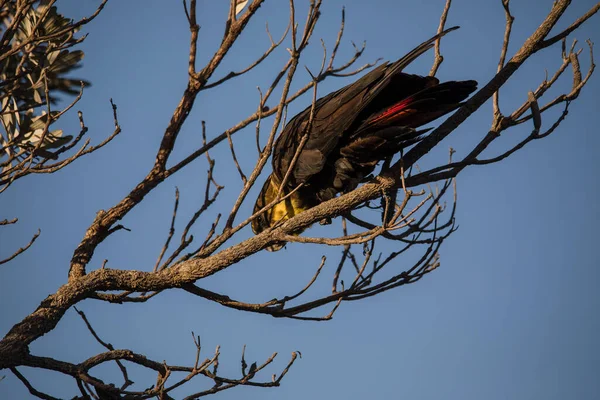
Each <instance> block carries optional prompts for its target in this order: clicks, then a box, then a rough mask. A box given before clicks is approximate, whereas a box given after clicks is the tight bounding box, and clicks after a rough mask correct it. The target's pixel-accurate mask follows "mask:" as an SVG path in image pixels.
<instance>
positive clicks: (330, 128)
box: [252, 28, 477, 250]
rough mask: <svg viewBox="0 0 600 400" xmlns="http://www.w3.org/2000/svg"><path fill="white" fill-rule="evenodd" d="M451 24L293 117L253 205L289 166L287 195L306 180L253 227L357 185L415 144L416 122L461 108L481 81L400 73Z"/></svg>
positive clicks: (270, 193) (270, 194) (269, 198)
mask: <svg viewBox="0 0 600 400" xmlns="http://www.w3.org/2000/svg"><path fill="white" fill-rule="evenodd" d="M452 29H455V28H452ZM452 29H449V30H447V31H445V32H443V33H441V34H440V35H436V36H434V37H433V38H431V39H430V40H428V41H426V42H424V43H422V44H421V45H419V46H417V47H416V48H415V49H414V50H413V51H411V52H410V53H408V54H407V55H406V56H404V57H402V58H401V59H399V60H398V61H396V62H394V63H384V64H382V65H380V66H379V67H377V68H375V69H374V70H373V71H371V72H369V73H368V74H366V75H364V76H363V77H362V78H360V79H358V80H357V81H356V82H354V83H352V84H350V85H348V86H346V87H344V88H342V89H340V90H338V91H336V92H333V93H330V94H328V95H326V96H324V97H322V98H320V99H318V100H317V101H316V103H315V105H314V109H313V107H312V105H311V106H309V107H307V108H306V109H305V110H304V111H302V112H300V113H299V114H298V115H296V116H295V117H294V118H292V120H291V121H290V122H289V123H288V124H287V125H286V127H285V128H284V130H283V132H282V133H281V135H280V136H279V138H278V139H277V141H276V142H275V145H274V148H273V173H272V174H271V176H270V177H269V178H268V179H267V181H266V182H265V184H264V186H263V189H262V191H261V193H260V195H259V197H258V199H257V202H256V205H255V208H254V211H255V212H258V211H260V210H261V209H262V208H264V207H265V206H266V205H268V204H269V203H271V202H273V201H274V199H275V198H276V196H277V194H278V192H279V189H280V186H281V183H282V182H283V180H284V178H285V176H286V174H287V173H288V170H290V171H289V174H288V178H287V180H286V182H285V184H284V187H283V190H282V194H283V195H286V194H288V193H290V192H291V191H292V190H294V188H296V187H297V186H298V185H300V184H302V187H301V188H300V189H298V190H297V191H296V192H295V193H293V194H292V195H291V196H290V197H289V198H288V199H287V200H286V201H282V202H280V203H278V204H277V205H276V206H275V207H273V208H272V209H271V210H268V211H266V212H264V213H262V214H261V215H260V216H258V217H257V218H256V219H255V220H254V221H253V223H252V228H253V231H254V232H255V233H259V232H261V231H263V230H264V229H266V228H268V227H270V226H273V225H274V224H275V223H276V222H278V221H281V220H285V219H288V218H291V217H293V216H294V215H295V214H298V213H299V212H302V211H304V210H306V209H308V208H311V207H314V206H315V205H317V204H319V203H321V202H323V201H327V200H330V199H331V198H333V197H335V196H336V195H337V194H338V193H343V192H348V191H351V190H353V189H355V188H356V186H357V185H358V184H359V183H360V182H361V181H362V180H363V178H364V177H365V176H367V175H368V174H369V173H371V172H372V171H373V169H374V168H375V166H376V164H377V163H378V162H379V161H380V160H383V159H385V158H387V157H389V156H392V155H394V154H395V153H397V152H399V151H400V150H402V149H403V148H405V147H407V146H410V145H412V144H414V143H415V142H417V141H418V140H419V139H420V138H421V135H422V134H423V133H424V132H425V131H418V130H416V128H418V127H419V126H421V125H424V124H426V123H428V122H430V121H432V120H434V119H436V118H438V117H440V116H442V115H444V114H446V113H448V112H450V111H452V110H454V109H456V108H457V107H459V106H460V102H461V101H463V100H464V99H466V98H467V97H468V96H469V94H471V93H472V92H473V91H474V90H475V89H476V87H477V82H475V81H450V82H444V83H439V81H438V79H437V78H434V77H429V76H426V77H423V76H419V75H411V74H405V73H403V72H402V70H403V69H404V68H405V67H406V66H407V65H408V64H410V63H411V62H412V61H414V59H416V58H417V57H419V56H420V55H421V54H423V53H424V52H425V51H427V50H428V49H430V48H431V47H432V46H433V42H435V40H437V39H438V38H439V37H441V36H443V35H444V34H446V33H447V32H449V31H450V30H452ZM311 110H312V113H313V118H312V121H311V120H310V115H311ZM309 125H310V126H309ZM305 135H306V138H305V142H304V145H303V146H302V148H300V146H301V143H302V141H303V140H302V138H303V137H304V136H305ZM296 153H298V154H296ZM295 155H296V156H297V158H296V161H295V163H294V165H293V166H292V167H291V169H290V166H291V165H292V160H293V159H294V156H295ZM277 248H279V247H277ZM277 248H274V250H275V249H277Z"/></svg>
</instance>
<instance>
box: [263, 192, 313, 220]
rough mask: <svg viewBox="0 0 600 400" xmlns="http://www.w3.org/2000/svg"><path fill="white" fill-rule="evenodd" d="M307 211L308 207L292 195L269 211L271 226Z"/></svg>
mask: <svg viewBox="0 0 600 400" xmlns="http://www.w3.org/2000/svg"><path fill="white" fill-rule="evenodd" d="M307 209H308V207H306V205H305V204H304V203H303V202H302V201H301V200H300V199H299V198H298V197H296V196H294V195H292V196H291V197H289V198H287V199H285V200H284V201H281V202H279V203H277V204H275V206H274V207H273V209H272V210H271V226H273V225H275V224H276V223H278V222H280V221H287V220H288V219H290V218H292V217H294V216H295V215H298V214H300V213H301V212H303V211H306V210H307Z"/></svg>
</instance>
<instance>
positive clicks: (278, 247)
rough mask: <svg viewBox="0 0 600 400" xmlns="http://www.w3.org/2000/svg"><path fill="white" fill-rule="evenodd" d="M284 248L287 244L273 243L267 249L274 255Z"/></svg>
mask: <svg viewBox="0 0 600 400" xmlns="http://www.w3.org/2000/svg"><path fill="white" fill-rule="evenodd" d="M284 247H285V243H273V244H272V245H270V246H269V247H267V248H266V249H267V251H270V252H272V253H273V252H275V251H279V250H281V249H282V248H284Z"/></svg>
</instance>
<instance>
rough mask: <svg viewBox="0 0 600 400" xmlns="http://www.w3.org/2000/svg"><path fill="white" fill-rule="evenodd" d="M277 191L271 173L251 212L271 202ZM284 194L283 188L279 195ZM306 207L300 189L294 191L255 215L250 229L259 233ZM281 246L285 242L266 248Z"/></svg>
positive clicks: (276, 248) (277, 185) (279, 247)
mask: <svg viewBox="0 0 600 400" xmlns="http://www.w3.org/2000/svg"><path fill="white" fill-rule="evenodd" d="M278 193H279V183H278V182H276V178H275V177H274V176H273V175H270V176H269V177H268V178H267V180H266V182H265V184H264V185H263V187H262V190H261V191H260V194H259V195H258V198H257V199H256V203H255V204H254V211H253V214H256V213H257V212H259V211H260V210H261V209H263V208H265V207H266V206H267V205H269V204H270V203H272V202H273V201H274V200H275V199H276V198H277V194H278ZM286 194H287V192H286V190H285V189H284V190H283V192H282V193H281V197H285V196H286ZM308 208H309V207H308V206H307V205H306V201H305V200H304V199H303V198H302V195H301V193H300V191H297V192H294V193H292V194H291V195H290V196H289V197H287V198H286V199H285V200H282V201H280V202H278V203H277V204H275V205H274V206H272V207H271V208H269V209H267V210H265V211H263V212H262V213H261V214H259V215H258V216H256V218H255V219H254V220H253V221H252V231H253V232H254V233H255V234H257V235H258V234H259V233H261V232H263V231H265V230H267V229H269V228H271V227H273V226H275V225H277V224H281V223H283V222H284V221H287V220H288V219H290V218H292V217H293V216H295V215H297V214H300V213H301V212H302V211H305V210H306V209H308ZM301 232H302V231H298V232H294V233H293V234H294V235H298V234H300V233H301ZM283 246H285V242H281V243H274V244H272V245H271V246H269V247H267V250H269V251H277V250H281V248H283Z"/></svg>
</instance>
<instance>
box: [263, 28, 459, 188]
mask: <svg viewBox="0 0 600 400" xmlns="http://www.w3.org/2000/svg"><path fill="white" fill-rule="evenodd" d="M454 29H457V27H453V28H450V29H447V30H445V31H444V32H442V33H440V34H438V35H435V36H434V37H432V38H431V39H429V40H427V41H425V42H423V43H421V44H420V45H419V46H417V47H415V48H414V49H413V50H412V51H411V52H409V53H408V54H407V55H405V56H404V57H402V58H401V59H399V60H398V61H396V62H394V63H392V64H388V63H384V64H382V65H380V66H379V67H377V68H375V69H374V70H373V71H371V72H369V73H368V74H366V75H364V76H363V77H362V78H360V79H359V80H357V81H356V82H354V83H351V84H350V85H348V86H345V87H343V88H342V89H340V90H338V91H336V92H333V93H330V94H328V95H327V96H325V97H322V98H320V99H319V100H317V102H316V103H315V110H314V117H313V121H312V127H311V129H310V132H309V136H308V140H307V141H306V143H305V145H304V147H303V148H302V150H301V151H300V154H299V155H298V159H297V161H296V164H295V165H294V169H293V173H292V174H291V175H290V179H289V181H288V184H290V185H291V186H295V185H297V184H299V183H304V182H306V181H307V180H308V179H309V178H310V177H311V176H313V175H315V174H317V173H319V172H320V171H321V170H322V169H323V167H324V166H325V163H326V161H327V157H328V156H329V154H330V153H331V152H332V151H333V150H334V149H335V148H336V146H337V145H338V143H339V141H340V139H341V138H342V136H343V134H344V132H345V131H346V130H347V129H348V128H349V127H350V126H351V125H352V123H353V122H354V121H355V119H356V117H357V116H359V115H360V114H361V112H362V111H363V110H364V109H365V107H367V106H368V105H369V104H370V103H371V101H372V100H373V99H374V98H375V97H376V96H377V95H378V94H379V93H380V92H381V91H382V90H383V89H384V88H385V87H386V86H387V85H388V84H389V83H390V81H391V80H392V78H393V77H394V75H396V74H398V73H399V72H401V71H402V70H403V69H404V68H405V67H406V66H407V65H408V64H410V63H411V62H412V61H414V60H415V59H416V58H418V57H419V56H420V55H421V54H423V53H424V52H426V51H427V50H429V49H430V48H431V47H433V43H434V42H435V41H436V40H437V39H439V38H440V37H442V36H444V35H445V34H446V33H448V32H450V31H452V30H454ZM311 108H312V106H309V107H307V108H306V109H305V110H304V111H302V112H301V113H299V114H298V115H296V116H295V117H294V118H293V119H292V120H291V121H290V122H289V123H288V124H287V125H286V127H285V128H284V130H283V132H282V133H281V135H280V136H279V138H278V139H277V141H276V143H275V146H274V149H273V152H274V153H273V172H274V174H275V176H276V177H277V178H278V180H280V181H281V180H283V178H284V177H285V175H286V172H287V170H288V169H289V167H290V165H291V162H292V160H293V158H294V155H295V154H296V152H297V150H298V146H299V145H300V142H301V140H302V137H303V136H304V134H305V133H307V132H306V131H307V129H306V128H307V125H308V123H309V120H310V112H311Z"/></svg>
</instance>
